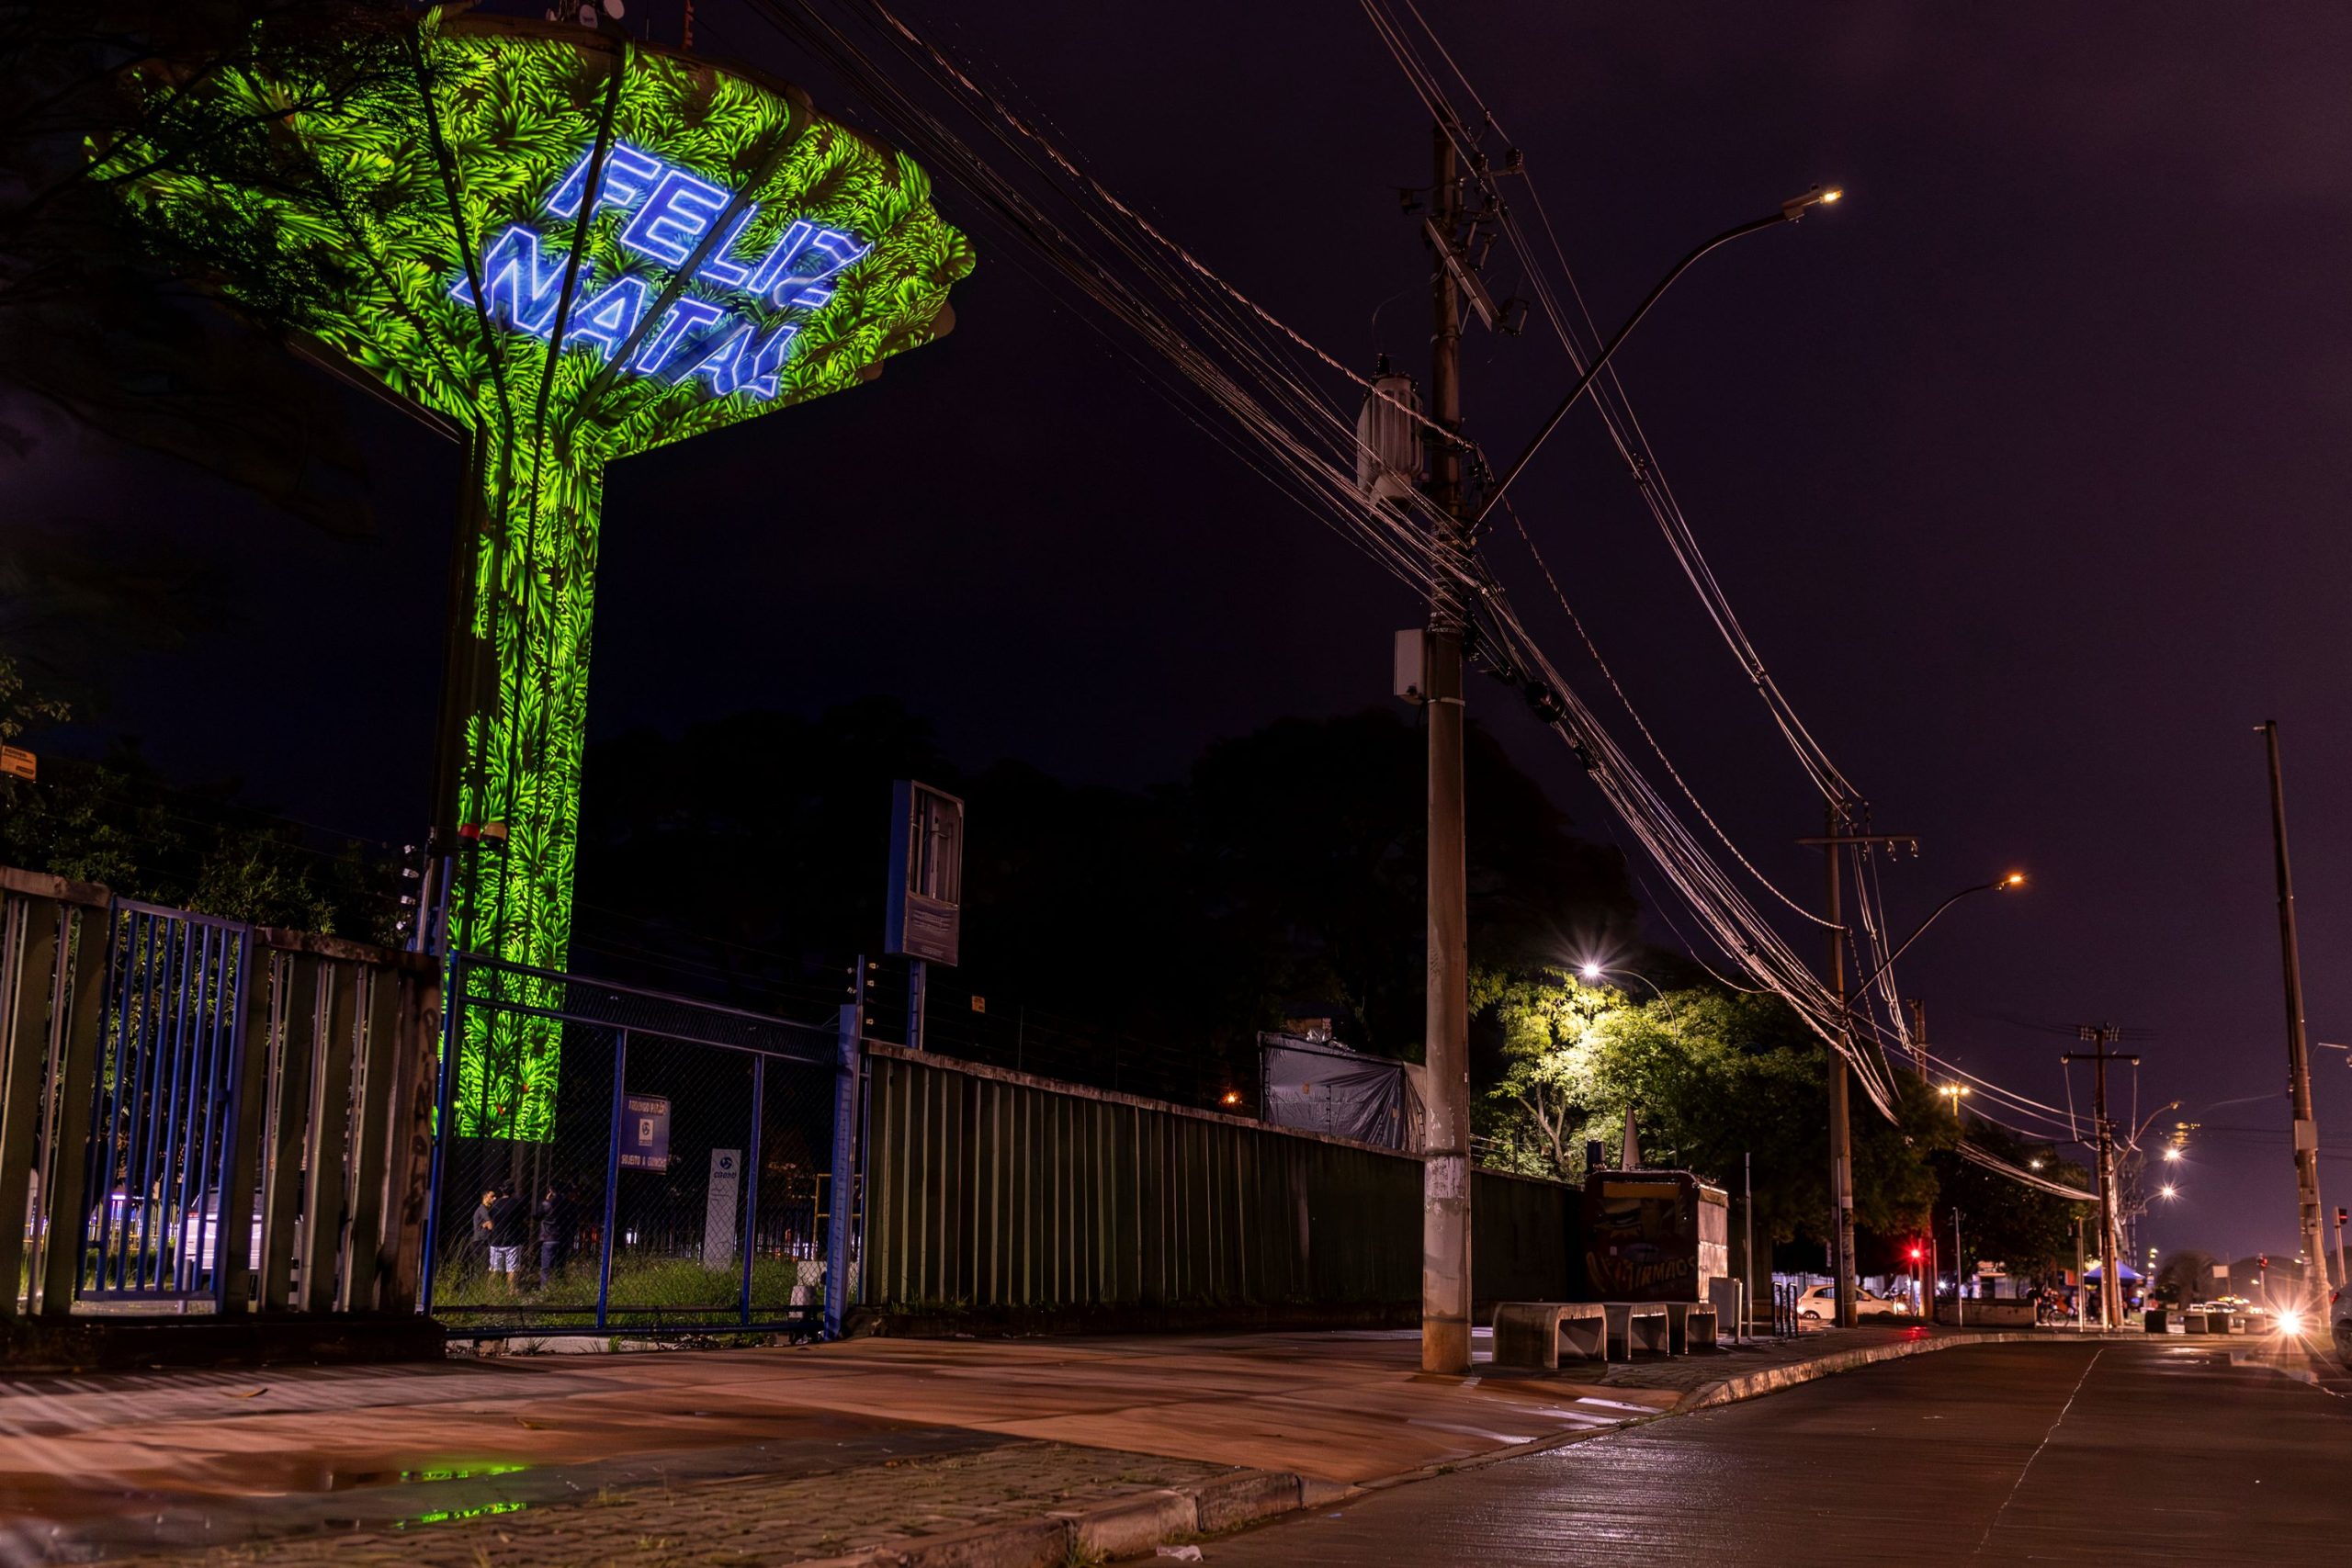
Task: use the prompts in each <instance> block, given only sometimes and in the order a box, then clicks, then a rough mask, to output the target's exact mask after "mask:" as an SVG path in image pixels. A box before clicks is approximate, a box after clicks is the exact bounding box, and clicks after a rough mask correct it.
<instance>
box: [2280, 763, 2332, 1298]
mask: <svg viewBox="0 0 2352 1568" xmlns="http://www.w3.org/2000/svg"><path fill="white" fill-rule="evenodd" d="M2260 728H2261V730H2262V738H2263V741H2264V743H2265V744H2266V745H2267V748H2268V749H2269V752H2270V832H2271V840H2272V842H2273V845H2274V846H2275V851H2274V852H2275V855H2276V860H2277V866H2278V948H2279V953H2280V956H2281V958H2282V959H2283V961H2284V964H2285V969H2286V990H2287V1096H2288V1100H2289V1101H2290V1105H2291V1107H2292V1110H2293V1113H2294V1122H2295V1127H2294V1132H2295V1205H2296V1219H2297V1220H2298V1221H2299V1222H2300V1224H2299V1227H2298V1234H2299V1235H2301V1237H2302V1242H2303V1251H2304V1253H2305V1254H2306V1255H2308V1256H2309V1257H2310V1258H2311V1260H2312V1269H2314V1270H2316V1271H2317V1273H2318V1275H2319V1280H2320V1288H2319V1292H2318V1294H2317V1296H2316V1297H2315V1299H2314V1300H2312V1302H2311V1303H2310V1306H2311V1308H2312V1311H2313V1312H2314V1313H2315V1314H2316V1313H2317V1312H2318V1311H2319V1310H2320V1309H2322V1308H2324V1306H2325V1305H2326V1302H2327V1233H2326V1232H2325V1230H2324V1229H2323V1228H2322V1223H2321V1219H2320V1215H2321V1213H2322V1211H2321V1208H2320V1201H2319V1122H2318V1120H2317V1118H2316V1117H2315V1115H2314V1114H2313V1112H2312V1053H2311V1042H2310V1037H2309V1036H2308V1035H2306V1034H2305V1033H2304V1032H2303V960H2302V951H2301V945H2300V944H2299V943H2298V942H2296V940H2295V878H2294V874H2293V873H2292V872H2290V870H2289V869H2288V865H2287V788H2286V785H2285V784H2284V783H2283V782H2282V781H2281V779H2280V776H2279V771H2278V720H2277V719H2275V718H2270V719H2265V720H2263V722H2262V724H2261V726H2260ZM2343 1272H2344V1269H2343V1265H2342V1263H2341V1262H2340V1261H2339V1262H2338V1264H2337V1266H2336V1274H2337V1276H2338V1282H2339V1283H2343V1284H2346V1285H2352V1280H2343V1279H2342V1278H2341V1276H2342V1275H2343ZM2304 1282H2305V1284H2306V1285H2308V1284H2309V1283H2310V1280H2309V1278H2308V1276H2307V1277H2306V1279H2305V1281H2304Z"/></svg>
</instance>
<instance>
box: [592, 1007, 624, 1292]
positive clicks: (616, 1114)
mask: <svg viewBox="0 0 2352 1568" xmlns="http://www.w3.org/2000/svg"><path fill="white" fill-rule="evenodd" d="M626 1083H628V1030H626V1029H624V1030H622V1031H620V1032H619V1038H618V1039H617V1040H616V1041H615V1042H614V1043H613V1136H612V1142H611V1144H610V1145H609V1146H608V1147H607V1148H606V1149H605V1252H604V1256H603V1257H602V1258H599V1259H597V1262H596V1332H597V1333H599V1334H602V1333H603V1332H604V1331H605V1308H606V1307H607V1306H608V1305H610V1304H611V1302H612V1296H613V1216H614V1214H615V1213H616V1211H617V1210H618V1208H619V1203H618V1201H617V1200H618V1199H619V1196H620V1190H621V1109H622V1103H623V1100H624V1099H625V1098H626V1095H627V1091H626V1090H625V1089H623V1088H622V1087H621V1086H622V1085H624V1084H626Z"/></svg>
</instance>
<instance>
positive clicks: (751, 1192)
mask: <svg viewBox="0 0 2352 1568" xmlns="http://www.w3.org/2000/svg"><path fill="white" fill-rule="evenodd" d="M767 1093H768V1059H767V1058H766V1057H765V1056H754V1057H752V1136H751V1145H752V1146H751V1156H750V1158H748V1159H747V1160H745V1161H744V1163H743V1301H742V1308H743V1324H744V1326H746V1327H749V1326H750V1325H751V1322H752V1242H753V1241H754V1240H755V1239H757V1237H758V1235H759V1223H760V1123H761V1122H764V1121H765V1120H767V1103H768V1100H767Z"/></svg>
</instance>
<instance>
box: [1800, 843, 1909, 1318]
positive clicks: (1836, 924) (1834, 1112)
mask: <svg viewBox="0 0 2352 1568" xmlns="http://www.w3.org/2000/svg"><path fill="white" fill-rule="evenodd" d="M1824 816H1825V821H1826V828H1825V830H1824V831H1823V833H1822V835H1821V836H1820V837H1819V838H1817V839H1799V840H1797V842H1798V843H1800V844H1806V845H1816V844H1817V845H1819V846H1820V848H1821V860H1822V864H1823V865H1824V866H1825V867H1826V870H1827V872H1828V890H1827V892H1828V897H1827V904H1826V908H1825V910H1824V913H1825V914H1826V916H1827V918H1828V920H1829V933H1828V934H1829V964H1828V967H1827V968H1826V969H1825V970H1824V971H1823V972H1822V978H1823V979H1824V980H1825V981H1826V982H1827V984H1828V987H1829V994H1830V995H1831V996H1833V997H1835V998H1837V1000H1838V1033H1839V1035H1840V1037H1841V1038H1840V1040H1839V1045H1840V1047H1841V1048H1840V1049H1838V1050H1833V1051H1831V1052H1830V1053H1829V1271H1830V1274H1831V1275H1832V1276H1833V1277H1834V1278H1835V1279H1836V1280H1837V1282H1838V1327H1840V1328H1851V1327H1853V1326H1854V1325H1855V1324H1856V1323H1858V1322H1860V1316H1859V1314H1858V1313H1857V1310H1856V1308H1855V1304H1854V1122H1853V1116H1852V1113H1851V1111H1849V1106H1848V1094H1847V1084H1846V1077H1847V1073H1846V1051H1847V1050H1849V1049H1851V1048H1852V1044H1853V1030H1852V1029H1851V1028H1850V1027H1849V1024H1848V1022H1847V1020H1846V945H1845V944H1846V924H1845V913H1844V895H1843V890H1842V888H1841V886H1840V880H1839V877H1838V851H1839V850H1842V849H1844V848H1846V847H1847V846H1848V845H1849V844H1863V845H1869V844H1908V845H1910V846H1911V849H1912V851H1913V852H1914V853H1917V851H1918V848H1919V840H1917V839H1915V838H1913V837H1911V836H1910V835H1909V834H1907V833H1849V832H1847V831H1846V829H1847V828H1848V826H1849V817H1848V810H1847V807H1846V806H1845V804H1844V803H1843V802H1839V801H1835V800H1833V801H1831V802H1829V803H1828V805H1827V806H1826V807H1825V808H1824Z"/></svg>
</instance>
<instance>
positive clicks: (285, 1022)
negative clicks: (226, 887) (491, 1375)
mask: <svg viewBox="0 0 2352 1568" xmlns="http://www.w3.org/2000/svg"><path fill="white" fill-rule="evenodd" d="M0 897H5V902H6V909H5V924H0V1216H6V1219H5V1220H0V1278H5V1279H7V1280H10V1282H11V1283H12V1284H13V1286H14V1289H13V1290H9V1291H6V1292H0V1315H13V1314H19V1313H33V1314H40V1315H42V1316H45V1317H52V1318H54V1317H62V1316H64V1315H66V1314H69V1313H71V1312H73V1311H74V1308H75V1307H76V1306H77V1305H80V1304H85V1303H86V1304H89V1305H94V1306H95V1305H100V1304H103V1305H105V1306H107V1308H109V1309H110V1310H114V1311H116V1312H118V1313H120V1312H125V1311H128V1312H131V1313H134V1314H135V1313H136V1312H137V1310H138V1309H139V1308H140V1307H141V1306H147V1307H150V1308H153V1309H154V1310H158V1311H161V1310H164V1309H166V1308H168V1309H170V1310H172V1311H174V1312H175V1313H185V1312H187V1311H188V1310H190V1309H196V1310H209V1311H212V1312H216V1313H232V1312H245V1311H250V1310H259V1311H264V1312H287V1311H300V1312H307V1313H337V1312H341V1313H349V1312H402V1311H407V1310H411V1309H413V1306H414V1304H415V1302H416V1293H417V1271H418V1264H419V1252H418V1247H417V1245H416V1238H417V1233H418V1228H419V1224H420V1222H421V1221H422V1218H423V1215H424V1197H425V1176H426V1169H427V1156H428V1150H429V1145H430V1141H431V1134H430V1130H429V1117H430V1112H431V1108H432V1100H433V1085H432V1072H433V1060H434V1052H433V1049H432V1042H433V1041H434V1039H435V1037H436V1036H437V1033H438V1025H439V993H440V986H439V979H438V976H437V973H436V966H435V964H433V963H432V962H431V961H430V960H428V959H424V958H422V957H419V956H417V955H414V954H410V953H396V952H392V951H390V950H387V949H383V948H378V947H374V946H370V945H368V944H366V943H361V942H345V941H341V940H339V939H336V938H333V937H324V936H318V935H313V934H311V933H308V932H301V931H284V930H278V929H276V928H271V927H264V926H250V925H245V924H243V923H241V922H237V921H233V920H224V919H219V918H217V917H212V916H205V915H198V914H192V913H189V912H188V911H186V910H178V909H169V908H163V907H160V906H157V905H153V904H144V903H139V902H136V901H132V900H122V899H116V898H114V897H111V896H110V895H109V893H108V892H107V889H106V888H104V887H102V886H95V885H90V884H77V883H71V882H67V881H65V880H64V879H62V878H59V877H55V876H49V875H45V874H37V873H29V872H23V871H17V870H14V869H10V868H0Z"/></svg>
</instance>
